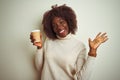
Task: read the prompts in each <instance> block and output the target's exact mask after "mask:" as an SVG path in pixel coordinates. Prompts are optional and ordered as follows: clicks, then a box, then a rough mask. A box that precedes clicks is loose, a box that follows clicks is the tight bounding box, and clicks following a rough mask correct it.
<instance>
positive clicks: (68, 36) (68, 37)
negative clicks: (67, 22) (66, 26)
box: [56, 33, 73, 40]
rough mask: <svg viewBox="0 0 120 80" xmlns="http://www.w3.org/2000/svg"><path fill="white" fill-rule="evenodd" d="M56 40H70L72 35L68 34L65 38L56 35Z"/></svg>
mask: <svg viewBox="0 0 120 80" xmlns="http://www.w3.org/2000/svg"><path fill="white" fill-rule="evenodd" d="M56 36H57V38H58V39H61V40H64V39H70V38H71V37H72V36H73V35H72V34H71V33H69V34H68V35H67V36H66V37H60V36H58V35H56Z"/></svg>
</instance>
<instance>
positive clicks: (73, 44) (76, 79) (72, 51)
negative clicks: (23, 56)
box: [31, 5, 108, 80]
mask: <svg viewBox="0 0 120 80" xmlns="http://www.w3.org/2000/svg"><path fill="white" fill-rule="evenodd" d="M42 24H43V29H44V32H45V34H46V36H47V38H46V40H45V42H44V44H43V43H42V42H38V43H34V39H33V37H32V36H31V42H32V43H34V44H33V45H35V46H37V53H36V56H35V64H36V67H37V69H38V70H39V72H40V76H41V80H89V78H90V75H91V72H92V68H93V64H94V61H95V57H96V56H97V53H96V52H97V48H98V47H99V46H100V44H101V43H104V42H105V41H107V40H108V38H107V36H106V33H99V34H98V35H97V36H96V37H95V39H94V40H91V39H89V40H88V41H89V47H90V50H89V52H88V55H87V58H86V48H85V45H84V44H83V43H82V42H81V41H79V40H77V39H76V38H75V37H74V34H75V33H76V30H77V21H76V15H75V13H74V11H73V10H72V9H71V8H70V7H68V6H66V5H62V6H57V5H55V6H52V9H51V10H49V11H47V12H46V13H45V14H44V17H43V21H42Z"/></svg>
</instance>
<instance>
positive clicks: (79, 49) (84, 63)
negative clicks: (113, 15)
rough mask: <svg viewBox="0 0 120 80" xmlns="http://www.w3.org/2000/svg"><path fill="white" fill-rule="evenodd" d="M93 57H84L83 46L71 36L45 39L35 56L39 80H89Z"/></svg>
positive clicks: (84, 50) (84, 49)
mask: <svg viewBox="0 0 120 80" xmlns="http://www.w3.org/2000/svg"><path fill="white" fill-rule="evenodd" d="M94 61H95V57H91V56H86V48H85V45H84V44H83V43H82V42H81V41H79V40H77V39H76V38H75V37H74V36H73V35H72V34H69V35H67V37H65V38H60V37H59V39H57V40H51V39H48V38H47V39H46V41H45V43H44V46H43V48H42V49H38V50H37V52H36V54H35V64H36V67H37V69H38V70H39V71H40V76H41V80H89V78H90V75H91V72H92V70H93V69H92V68H93V64H94Z"/></svg>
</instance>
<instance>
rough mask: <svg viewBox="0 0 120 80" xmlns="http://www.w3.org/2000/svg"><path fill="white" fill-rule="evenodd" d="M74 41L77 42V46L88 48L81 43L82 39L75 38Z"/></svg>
mask: <svg viewBox="0 0 120 80" xmlns="http://www.w3.org/2000/svg"><path fill="white" fill-rule="evenodd" d="M74 40H75V42H76V44H77V45H78V46H80V47H82V48H85V47H86V46H85V44H84V42H83V41H81V40H80V39H78V38H76V37H74Z"/></svg>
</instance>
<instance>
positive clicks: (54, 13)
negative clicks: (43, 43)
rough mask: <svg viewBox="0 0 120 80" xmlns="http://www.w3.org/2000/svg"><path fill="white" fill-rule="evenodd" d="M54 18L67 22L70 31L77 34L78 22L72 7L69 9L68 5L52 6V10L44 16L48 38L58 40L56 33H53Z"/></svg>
mask: <svg viewBox="0 0 120 80" xmlns="http://www.w3.org/2000/svg"><path fill="white" fill-rule="evenodd" d="M54 17H61V18H63V19H65V20H66V22H67V24H68V27H69V31H70V33H71V34H75V33H76V30H77V20H76V14H75V12H74V11H73V10H72V8H71V7H68V6H66V5H61V6H57V5H55V6H52V9H51V10H48V11H47V12H45V13H44V15H43V20H42V24H43V30H44V32H45V34H46V36H47V37H48V38H50V39H53V40H55V39H57V36H56V34H55V32H54V31H53V26H52V21H53V18H54Z"/></svg>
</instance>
